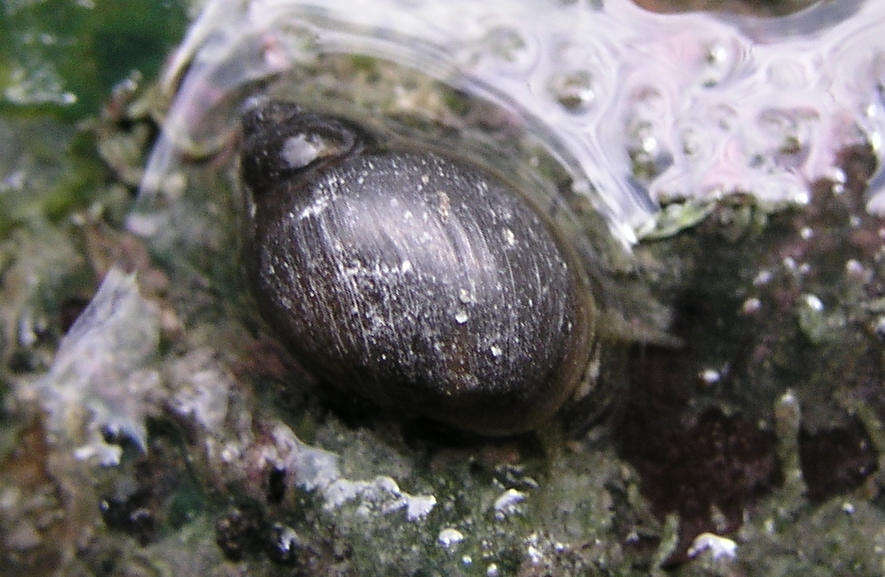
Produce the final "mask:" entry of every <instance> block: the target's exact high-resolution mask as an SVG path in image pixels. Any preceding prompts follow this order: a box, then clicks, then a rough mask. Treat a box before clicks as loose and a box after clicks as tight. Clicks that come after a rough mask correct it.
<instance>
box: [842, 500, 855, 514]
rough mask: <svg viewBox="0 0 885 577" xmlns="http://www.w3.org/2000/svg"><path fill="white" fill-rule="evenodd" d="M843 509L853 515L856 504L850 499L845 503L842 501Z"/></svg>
mask: <svg viewBox="0 0 885 577" xmlns="http://www.w3.org/2000/svg"><path fill="white" fill-rule="evenodd" d="M842 511H844V512H845V513H848V514H849V515H851V514H852V513H854V505H852V504H851V503H850V502H848V501H845V502H844V503H842Z"/></svg>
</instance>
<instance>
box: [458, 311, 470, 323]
mask: <svg viewBox="0 0 885 577" xmlns="http://www.w3.org/2000/svg"><path fill="white" fill-rule="evenodd" d="M469 318H470V316H469V315H468V314H467V311H465V310H463V309H462V310H459V311H458V312H456V313H455V320H456V321H457V322H458V324H459V325H463V324H464V323H466V322H467V319H469Z"/></svg>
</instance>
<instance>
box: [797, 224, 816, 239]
mask: <svg viewBox="0 0 885 577" xmlns="http://www.w3.org/2000/svg"><path fill="white" fill-rule="evenodd" d="M799 236H801V237H802V238H803V239H804V240H808V239H810V238H811V237H813V236H814V231H813V230H811V227H810V226H803V227H802V230H800V231H799Z"/></svg>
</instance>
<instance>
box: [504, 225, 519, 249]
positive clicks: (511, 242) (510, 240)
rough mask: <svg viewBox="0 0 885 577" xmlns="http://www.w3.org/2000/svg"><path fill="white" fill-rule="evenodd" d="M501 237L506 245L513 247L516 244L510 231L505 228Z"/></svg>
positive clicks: (514, 236)
mask: <svg viewBox="0 0 885 577" xmlns="http://www.w3.org/2000/svg"><path fill="white" fill-rule="evenodd" d="M503 235H504V242H506V243H507V244H508V245H510V246H513V245H514V244H516V235H514V234H513V231H512V230H510V229H509V228H505V229H504V232H503Z"/></svg>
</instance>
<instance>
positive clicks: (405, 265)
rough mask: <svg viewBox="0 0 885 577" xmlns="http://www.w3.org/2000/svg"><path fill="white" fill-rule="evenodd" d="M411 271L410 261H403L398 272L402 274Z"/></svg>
mask: <svg viewBox="0 0 885 577" xmlns="http://www.w3.org/2000/svg"><path fill="white" fill-rule="evenodd" d="M411 270H412V261H410V260H404V261H403V262H402V264H401V265H400V266H399V271H400V272H401V273H403V274H405V273H407V272H409V271H411Z"/></svg>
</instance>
